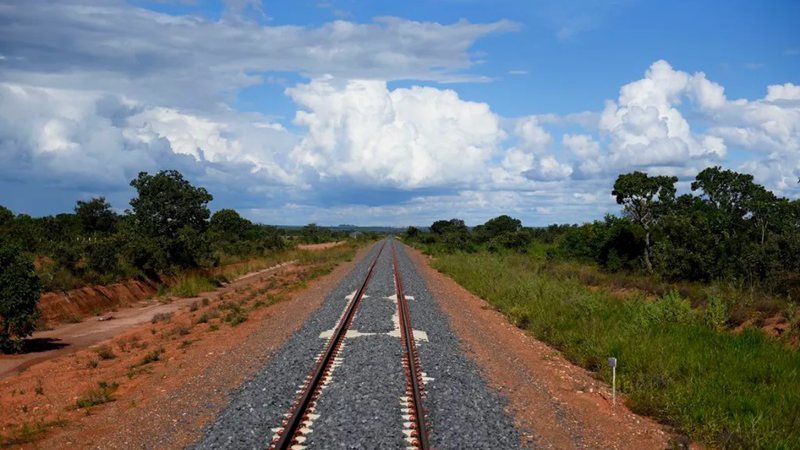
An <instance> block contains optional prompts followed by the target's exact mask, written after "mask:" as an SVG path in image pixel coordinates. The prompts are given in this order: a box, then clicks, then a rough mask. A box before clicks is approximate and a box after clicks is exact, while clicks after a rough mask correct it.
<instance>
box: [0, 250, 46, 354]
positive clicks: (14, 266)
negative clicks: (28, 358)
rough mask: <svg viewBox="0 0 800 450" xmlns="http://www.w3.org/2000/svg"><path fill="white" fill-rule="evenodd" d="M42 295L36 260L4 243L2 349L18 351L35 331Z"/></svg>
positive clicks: (0, 259) (0, 274) (0, 316)
mask: <svg viewBox="0 0 800 450" xmlns="http://www.w3.org/2000/svg"><path fill="white" fill-rule="evenodd" d="M40 294H41V285H40V284H39V278H38V277H37V276H36V273H35V272H34V268H33V263H32V262H31V261H30V260H29V259H27V258H25V257H23V256H22V254H21V253H20V251H19V249H17V248H16V247H13V246H8V245H1V244H0V350H2V351H18V350H19V348H20V345H21V343H22V339H23V338H25V337H27V336H30V335H31V334H32V333H33V330H34V327H35V325H36V320H37V319H38V318H39V313H38V311H37V310H36V303H37V302H38V301H39V295H40Z"/></svg>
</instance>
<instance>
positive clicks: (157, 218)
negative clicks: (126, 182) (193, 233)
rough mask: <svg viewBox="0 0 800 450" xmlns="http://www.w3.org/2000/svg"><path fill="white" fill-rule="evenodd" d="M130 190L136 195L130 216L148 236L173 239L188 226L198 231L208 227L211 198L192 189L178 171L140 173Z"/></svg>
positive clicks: (200, 188) (202, 189) (205, 192)
mask: <svg viewBox="0 0 800 450" xmlns="http://www.w3.org/2000/svg"><path fill="white" fill-rule="evenodd" d="M131 186H133V187H134V188H135V189H136V191H137V192H138V194H139V196H138V197H137V198H134V199H132V200H131V207H133V215H134V217H135V219H136V222H137V225H138V226H139V227H140V228H141V229H142V230H143V231H144V232H146V233H147V234H148V235H150V236H160V237H173V236H175V235H176V234H177V233H178V231H179V230H181V229H182V228H184V227H187V226H188V227H190V228H192V229H194V230H197V231H204V230H205V229H206V227H207V226H208V222H207V221H208V218H209V216H210V215H211V212H210V211H209V210H208V202H210V201H211V200H213V199H214V197H213V196H212V195H211V194H209V193H208V191H206V190H205V188H202V187H194V186H192V185H191V183H189V181H187V180H185V179H184V178H183V175H182V174H181V173H180V172H178V171H177V170H162V171H161V172H158V173H157V174H155V175H150V174H148V173H147V172H140V173H139V176H138V177H136V178H135V179H134V180H133V181H131Z"/></svg>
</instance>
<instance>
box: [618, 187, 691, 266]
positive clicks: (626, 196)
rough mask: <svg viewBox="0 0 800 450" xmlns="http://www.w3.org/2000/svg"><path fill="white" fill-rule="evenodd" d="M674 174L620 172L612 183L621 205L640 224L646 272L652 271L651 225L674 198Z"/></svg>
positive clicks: (663, 212) (654, 223)
mask: <svg viewBox="0 0 800 450" xmlns="http://www.w3.org/2000/svg"><path fill="white" fill-rule="evenodd" d="M677 181H678V178H677V177H669V176H654V177H650V176H648V175H647V174H646V173H643V172H638V171H637V172H633V173H629V174H624V175H620V176H619V177H618V178H617V181H616V182H615V183H614V190H613V191H612V195H614V196H615V197H616V199H617V204H620V205H622V207H623V210H624V211H625V214H626V215H627V216H628V217H629V218H630V219H631V221H632V222H633V223H634V224H636V225H639V226H640V227H642V229H643V230H644V234H645V239H644V253H643V254H644V264H645V266H646V268H647V271H648V272H652V271H653V263H652V261H651V258H650V255H651V252H652V245H653V242H652V232H653V227H654V226H655V225H656V224H657V223H658V221H659V219H660V218H661V217H662V216H663V215H664V214H665V213H666V212H667V211H668V209H669V206H670V205H671V204H672V202H673V201H674V200H675V183H676V182H677Z"/></svg>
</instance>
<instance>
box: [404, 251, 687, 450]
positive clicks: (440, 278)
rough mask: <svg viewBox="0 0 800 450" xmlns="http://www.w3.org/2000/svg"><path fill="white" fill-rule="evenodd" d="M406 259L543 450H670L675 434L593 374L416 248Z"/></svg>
mask: <svg viewBox="0 0 800 450" xmlns="http://www.w3.org/2000/svg"><path fill="white" fill-rule="evenodd" d="M405 249H406V253H407V254H408V255H409V257H410V259H411V260H412V262H413V263H414V266H415V267H416V269H417V270H418V271H420V273H421V275H422V277H423V278H424V280H425V284H426V285H427V287H428V289H429V290H430V292H431V293H432V294H433V296H434V298H435V299H436V302H437V303H438V305H439V307H440V308H441V310H442V311H443V312H444V314H445V315H446V316H447V319H448V321H449V323H450V326H451V328H452V329H453V330H455V334H456V335H457V336H458V339H459V341H460V345H461V348H462V349H463V350H464V351H465V352H466V354H468V355H469V357H470V359H471V360H473V361H474V362H475V363H476V364H477V366H478V367H479V368H480V371H481V373H482V375H483V376H484V378H486V379H487V381H488V383H489V385H490V386H492V387H493V388H494V389H497V390H498V391H500V392H502V393H503V394H504V397H506V398H507V399H508V401H509V403H508V407H507V410H508V412H509V413H510V414H511V415H512V416H513V418H514V421H515V423H516V425H517V427H518V428H519V429H521V430H524V431H523V441H524V442H523V443H524V444H525V445H531V446H534V447H537V448H558V449H573V448H592V449H627V448H634V449H640V448H647V449H658V448H667V447H668V446H669V441H670V439H671V437H672V436H671V435H670V434H669V432H668V431H667V430H666V429H665V428H664V427H663V426H661V425H659V424H658V423H656V422H655V421H653V420H652V419H649V418H646V417H641V416H638V415H636V414H634V413H632V412H631V411H630V410H628V409H627V408H626V407H625V406H624V404H623V403H624V401H622V400H623V399H619V398H618V399H617V400H618V401H617V406H616V408H614V409H612V407H611V402H610V398H611V389H610V387H609V386H607V385H605V384H604V383H602V382H600V381H598V380H596V379H595V378H594V377H592V374H591V373H590V372H588V371H586V370H584V369H582V368H580V367H577V366H575V365H573V364H571V363H569V362H568V361H567V360H566V359H564V357H563V356H562V355H561V354H560V353H559V352H558V351H556V350H554V349H553V348H551V347H549V346H547V345H546V344H544V343H542V342H540V341H538V340H536V339H534V338H533V337H531V336H530V335H528V334H526V333H525V332H523V331H522V330H520V329H518V328H517V327H514V326H513V325H511V324H510V323H509V322H508V321H507V320H506V318H505V317H504V316H503V315H502V314H500V313H499V312H497V311H494V310H493V309H492V308H491V305H489V304H488V303H487V302H486V301H484V300H483V299H481V298H479V297H477V296H475V295H473V294H472V293H470V292H469V291H467V290H466V289H464V288H463V287H461V286H460V285H458V284H457V283H456V282H455V281H453V280H452V279H450V278H448V277H447V276H445V275H443V274H441V273H439V272H438V271H436V270H435V269H433V268H431V267H430V264H429V258H428V257H427V256H425V255H423V254H422V253H420V252H419V251H417V250H415V249H411V248H409V247H405Z"/></svg>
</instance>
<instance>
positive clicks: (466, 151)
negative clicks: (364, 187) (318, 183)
mask: <svg viewBox="0 0 800 450" xmlns="http://www.w3.org/2000/svg"><path fill="white" fill-rule="evenodd" d="M287 94H288V95H289V96H290V97H291V98H292V99H293V100H294V101H295V102H297V103H298V104H299V105H300V107H301V108H303V110H302V111H299V112H298V113H297V115H296V118H295V123H296V124H298V125H301V126H303V127H306V128H307V133H306V135H305V136H304V137H303V139H302V140H301V142H300V143H299V144H298V145H297V146H296V147H295V149H294V150H293V159H294V160H295V161H296V162H297V163H298V164H299V165H302V166H306V167H309V168H312V169H313V170H314V171H316V173H318V174H319V175H320V177H322V178H323V179H331V178H332V179H340V178H345V179H347V180H351V181H359V182H369V183H373V184H377V185H384V186H385V185H389V186H394V187H398V188H404V189H411V188H420V187H432V186H442V185H470V184H473V183H474V182H476V180H479V179H481V178H482V177H483V176H484V175H485V171H486V167H487V164H488V163H489V160H490V158H491V157H492V155H493V154H494V153H495V151H496V150H497V147H498V144H499V143H500V141H501V140H502V139H503V138H504V132H503V131H502V129H501V128H500V125H499V118H498V117H497V116H496V115H495V114H494V113H493V112H492V111H491V110H490V108H489V106H488V105H487V104H485V103H475V102H468V101H464V100H461V99H460V98H459V97H458V94H456V92H455V91H452V90H441V89H435V88H431V87H412V88H398V89H394V90H389V89H388V88H387V86H386V83H385V82H383V81H371V80H349V81H340V80H335V79H332V78H321V79H316V80H313V81H312V82H310V83H308V84H301V85H298V86H295V87H293V88H290V89H288V90H287Z"/></svg>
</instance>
